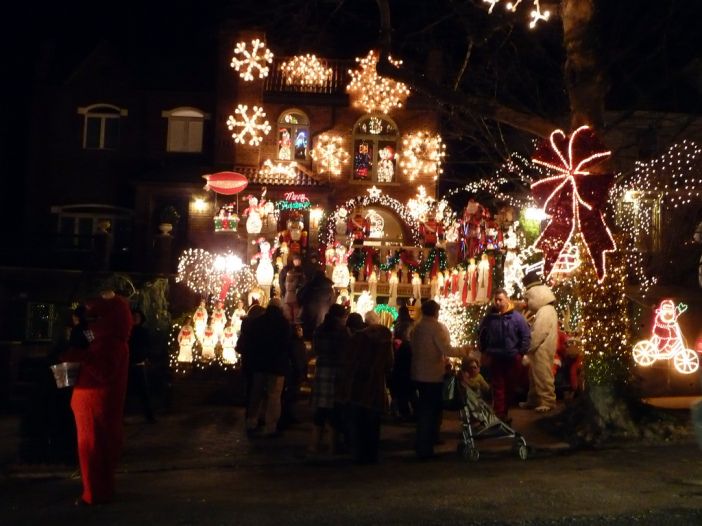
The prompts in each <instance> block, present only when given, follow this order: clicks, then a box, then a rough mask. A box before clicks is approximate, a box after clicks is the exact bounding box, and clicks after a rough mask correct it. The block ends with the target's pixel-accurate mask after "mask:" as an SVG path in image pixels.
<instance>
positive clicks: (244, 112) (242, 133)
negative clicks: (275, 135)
mask: <svg viewBox="0 0 702 526" xmlns="http://www.w3.org/2000/svg"><path fill="white" fill-rule="evenodd" d="M248 112H249V107H248V106H247V105H246V104H239V105H238V106H237V107H236V110H234V114H236V115H239V116H240V117H241V119H239V120H238V119H237V118H236V117H234V116H233V115H230V116H229V118H228V119H227V128H229V129H230V130H232V131H234V133H232V138H233V139H234V142H236V143H241V144H245V143H246V138H247V136H248V137H249V146H258V145H259V144H261V141H262V140H263V135H268V134H269V133H270V131H271V125H270V123H269V122H268V121H267V120H264V119H265V118H266V112H265V111H263V108H261V107H260V106H254V107H253V113H252V114H251V115H249V113H248ZM235 130H238V131H235Z"/></svg>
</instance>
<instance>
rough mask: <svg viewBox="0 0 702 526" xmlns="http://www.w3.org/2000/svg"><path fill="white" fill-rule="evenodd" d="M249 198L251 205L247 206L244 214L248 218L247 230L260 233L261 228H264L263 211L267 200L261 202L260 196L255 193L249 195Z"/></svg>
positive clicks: (250, 232) (251, 232)
mask: <svg viewBox="0 0 702 526" xmlns="http://www.w3.org/2000/svg"><path fill="white" fill-rule="evenodd" d="M247 200H248V202H249V206H248V208H246V210H244V216H245V217H246V218H247V219H246V231H247V232H248V233H249V234H260V233H261V229H262V228H263V220H262V219H261V213H262V212H263V207H264V205H265V201H261V203H259V202H258V198H257V197H255V196H253V195H249V196H248V197H247Z"/></svg>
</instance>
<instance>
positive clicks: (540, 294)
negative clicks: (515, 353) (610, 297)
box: [520, 272, 558, 413]
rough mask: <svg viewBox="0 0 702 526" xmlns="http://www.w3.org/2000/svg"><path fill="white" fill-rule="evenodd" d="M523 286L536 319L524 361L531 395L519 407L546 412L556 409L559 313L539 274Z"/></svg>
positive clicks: (553, 297)
mask: <svg viewBox="0 0 702 526" xmlns="http://www.w3.org/2000/svg"><path fill="white" fill-rule="evenodd" d="M522 283H523V285H524V288H525V292H524V299H525V300H526V304H527V308H528V309H529V311H530V312H531V313H532V314H533V318H532V319H531V344H530V345H529V351H528V352H527V355H526V357H525V359H524V362H523V363H524V364H525V365H529V394H528V395H527V400H526V402H523V403H521V404H520V407H522V408H529V409H534V410H535V411H537V412H539V413H546V412H548V411H551V410H552V409H553V408H554V407H555V406H556V389H555V385H554V381H553V369H552V366H553V359H554V356H555V354H556V347H557V346H558V313H557V312H556V308H555V306H554V305H555V303H556V296H554V294H553V292H552V291H551V289H550V288H549V287H548V286H547V285H544V283H543V282H542V281H541V278H540V277H539V275H538V274H537V273H536V272H529V273H528V274H527V275H526V276H524V279H523V281H522Z"/></svg>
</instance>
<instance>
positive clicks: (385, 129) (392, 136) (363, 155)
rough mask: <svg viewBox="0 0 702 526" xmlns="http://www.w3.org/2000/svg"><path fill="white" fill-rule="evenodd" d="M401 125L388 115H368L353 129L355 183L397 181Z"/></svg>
mask: <svg viewBox="0 0 702 526" xmlns="http://www.w3.org/2000/svg"><path fill="white" fill-rule="evenodd" d="M398 138H399V133H398V131H397V125H396V124H395V123H394V122H393V121H392V120H390V119H389V118H388V117H386V116H385V115H366V116H364V117H362V118H361V119H359V121H358V122H356V125H355V126H354V128H353V150H354V154H353V175H352V177H353V180H355V181H370V182H374V183H394V182H396V181H397V175H396V172H397V141H398Z"/></svg>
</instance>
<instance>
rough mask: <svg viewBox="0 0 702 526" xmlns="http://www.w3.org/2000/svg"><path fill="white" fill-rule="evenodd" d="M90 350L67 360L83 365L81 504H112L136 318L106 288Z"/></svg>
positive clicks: (78, 403)
mask: <svg viewBox="0 0 702 526" xmlns="http://www.w3.org/2000/svg"><path fill="white" fill-rule="evenodd" d="M88 316H89V317H90V318H91V319H92V320H93V321H91V323H90V324H89V331H87V332H88V339H89V340H91V343H90V345H89V346H88V348H87V349H71V350H69V351H68V352H67V353H66V355H65V356H64V359H65V360H66V361H78V362H80V363H81V369H80V374H79V376H78V381H77V382H76V385H75V387H74V388H73V397H72V398H71V408H72V409H73V414H74V415H75V419H76V428H77V431H78V457H79V459H80V472H81V478H82V480H83V494H82V495H81V497H80V498H79V499H78V500H77V501H76V505H82V504H99V503H104V502H107V501H109V500H110V499H111V498H112V494H113V492H114V479H115V468H116V465H117V460H118V458H119V455H120V453H121V450H122V442H123V429H122V416H123V412H124V399H125V395H126V390H127V372H128V369H129V347H128V340H129V333H130V330H131V327H132V315H131V311H130V309H129V305H128V303H127V301H126V300H125V299H124V298H122V297H120V296H118V295H116V294H115V292H114V290H113V287H112V286H111V285H109V284H106V285H104V286H103V287H102V291H101V293H100V297H99V298H97V299H95V300H93V301H92V302H90V303H88Z"/></svg>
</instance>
